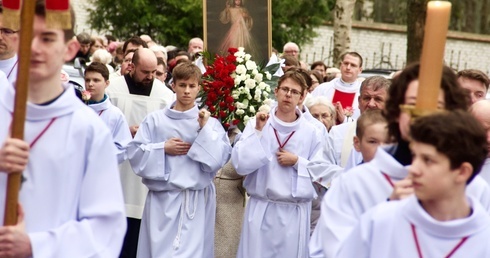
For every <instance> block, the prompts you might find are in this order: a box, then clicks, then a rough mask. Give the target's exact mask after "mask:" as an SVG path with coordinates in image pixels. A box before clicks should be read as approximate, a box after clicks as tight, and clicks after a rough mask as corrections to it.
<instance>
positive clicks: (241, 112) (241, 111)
mask: <svg viewBox="0 0 490 258" xmlns="http://www.w3.org/2000/svg"><path fill="white" fill-rule="evenodd" d="M235 114H237V115H239V116H241V115H243V114H245V111H244V110H243V109H237V110H236V111H235Z"/></svg>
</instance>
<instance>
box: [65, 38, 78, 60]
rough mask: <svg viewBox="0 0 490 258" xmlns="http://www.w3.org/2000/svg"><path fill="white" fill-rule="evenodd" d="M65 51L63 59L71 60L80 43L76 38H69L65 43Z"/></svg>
mask: <svg viewBox="0 0 490 258" xmlns="http://www.w3.org/2000/svg"><path fill="white" fill-rule="evenodd" d="M66 49H67V50H66V53H65V61H66V62H68V61H70V60H72V59H73V58H74V57H75V55H76V54H77V52H78V50H79V49H80V43H78V41H77V40H76V39H70V40H69V41H68V42H67V43H66Z"/></svg>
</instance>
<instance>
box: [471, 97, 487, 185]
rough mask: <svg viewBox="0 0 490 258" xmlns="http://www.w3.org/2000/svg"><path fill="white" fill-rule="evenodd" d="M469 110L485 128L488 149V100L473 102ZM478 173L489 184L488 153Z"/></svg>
mask: <svg viewBox="0 0 490 258" xmlns="http://www.w3.org/2000/svg"><path fill="white" fill-rule="evenodd" d="M470 112H471V113H472V114H473V116H475V117H476V119H477V120H478V121H480V123H481V124H482V125H483V127H484V128H485V130H487V143H488V144H489V150H490V100H481V101H477V102H475V103H474V104H473V105H472V106H471V108H470ZM479 175H480V176H481V177H482V178H483V179H485V181H486V182H487V183H489V184H490V154H489V157H487V159H486V160H485V164H484V165H483V167H482V169H481V171H480V174H479Z"/></svg>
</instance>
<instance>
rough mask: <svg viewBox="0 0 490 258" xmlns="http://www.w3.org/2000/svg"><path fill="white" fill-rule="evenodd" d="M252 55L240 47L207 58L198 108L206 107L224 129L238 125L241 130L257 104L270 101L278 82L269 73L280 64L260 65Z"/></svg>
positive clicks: (256, 107) (253, 112) (253, 114)
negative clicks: (222, 54) (223, 54)
mask: <svg viewBox="0 0 490 258" xmlns="http://www.w3.org/2000/svg"><path fill="white" fill-rule="evenodd" d="M251 59H252V56H251V55H250V54H247V53H246V52H245V51H244V48H242V47H240V48H238V49H237V48H230V49H229V50H228V55H227V56H220V55H216V56H215V59H214V60H210V58H208V64H209V65H208V66H207V67H206V73H204V75H203V83H202V91H201V92H200V93H199V97H200V98H201V106H200V108H202V107H207V108H208V110H209V112H211V116H213V117H215V118H218V119H219V120H220V121H221V124H222V125H223V127H224V128H225V130H228V128H229V127H230V126H237V127H238V128H239V129H240V130H242V131H243V129H244V128H245V125H246V124H247V122H248V120H250V118H252V117H254V116H255V114H256V112H257V110H258V108H259V107H261V106H262V105H264V104H266V105H270V103H271V102H272V100H271V99H270V98H269V97H270V95H271V92H272V87H274V86H275V84H277V81H276V79H277V78H275V77H273V76H272V74H274V73H275V71H276V70H277V69H279V64H277V65H272V66H268V67H266V68H265V69H261V68H260V67H259V66H257V64H256V63H255V62H254V61H252V60H251Z"/></svg>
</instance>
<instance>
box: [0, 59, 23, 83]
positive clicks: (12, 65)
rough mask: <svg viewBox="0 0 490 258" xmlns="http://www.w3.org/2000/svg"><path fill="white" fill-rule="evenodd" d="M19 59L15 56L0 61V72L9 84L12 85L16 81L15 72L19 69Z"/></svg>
mask: <svg viewBox="0 0 490 258" xmlns="http://www.w3.org/2000/svg"><path fill="white" fill-rule="evenodd" d="M18 62H19V58H18V57H17V55H15V56H13V57H11V58H9V59H5V60H0V71H2V72H3V73H5V75H6V76H7V79H8V81H9V82H10V83H11V84H14V83H15V81H17V70H18V68H19V64H18Z"/></svg>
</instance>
